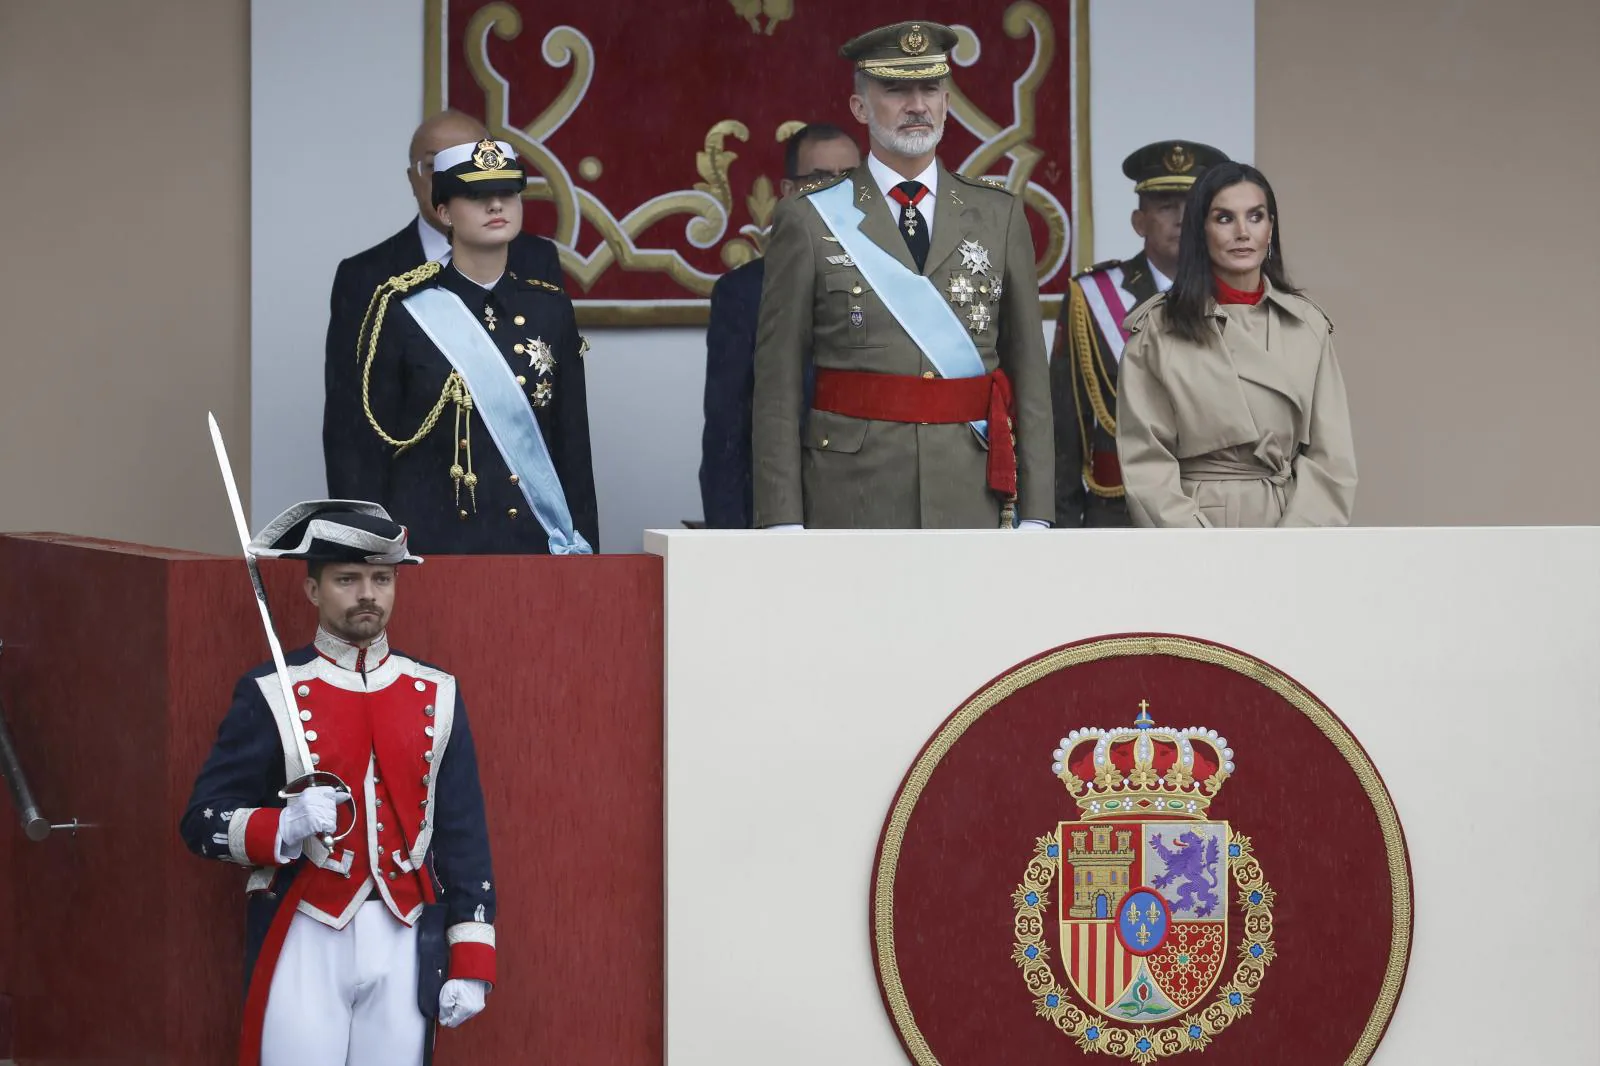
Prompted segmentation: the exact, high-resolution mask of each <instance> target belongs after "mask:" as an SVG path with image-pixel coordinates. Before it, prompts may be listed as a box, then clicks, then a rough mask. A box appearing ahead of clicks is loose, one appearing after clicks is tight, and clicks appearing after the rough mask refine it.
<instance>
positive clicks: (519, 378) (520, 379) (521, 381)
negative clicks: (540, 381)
mask: <svg viewBox="0 0 1600 1066" xmlns="http://www.w3.org/2000/svg"><path fill="white" fill-rule="evenodd" d="M527 383H528V379H527V378H525V377H523V376H522V375H521V374H518V375H517V384H518V385H526V384H527Z"/></svg>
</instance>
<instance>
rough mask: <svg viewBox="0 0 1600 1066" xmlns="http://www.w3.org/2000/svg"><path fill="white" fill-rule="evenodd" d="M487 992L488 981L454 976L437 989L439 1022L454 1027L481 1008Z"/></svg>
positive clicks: (448, 1027)
mask: <svg viewBox="0 0 1600 1066" xmlns="http://www.w3.org/2000/svg"><path fill="white" fill-rule="evenodd" d="M488 994H489V983H488V982H487V981H477V980H473V979H472V978H463V977H455V978H451V979H450V980H448V981H446V982H445V983H444V987H443V988H441V989H439V1024H440V1025H442V1026H444V1027H445V1028H447V1029H454V1028H455V1027H456V1026H458V1025H460V1024H461V1023H462V1022H464V1021H466V1020H467V1019H469V1018H472V1017H474V1016H476V1015H477V1013H478V1012H479V1011H481V1010H483V1000H484V997H485V996H487V995H488Z"/></svg>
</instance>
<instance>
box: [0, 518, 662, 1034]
mask: <svg viewBox="0 0 1600 1066" xmlns="http://www.w3.org/2000/svg"><path fill="white" fill-rule="evenodd" d="M52 540H57V541H60V540H63V538H34V537H0V637H3V639H4V640H5V641H6V650H5V654H4V656H3V659H0V684H3V690H4V691H5V693H6V696H7V698H8V700H10V701H11V703H10V707H11V713H12V718H13V723H12V725H13V729H14V730H15V732H16V734H17V740H18V744H19V747H20V749H21V752H22V757H23V759H24V762H25V765H26V768H27V770H28V772H29V774H30V776H31V777H32V779H33V783H34V786H35V790H36V792H37V793H38V795H39V797H40V801H41V803H42V804H44V805H45V808H46V810H45V813H46V814H47V815H49V816H50V817H52V818H58V819H59V818H64V817H69V816H72V815H76V816H78V817H80V818H83V819H85V820H86V821H91V822H95V823H98V827H97V828H95V829H91V830H86V831H84V832H83V833H82V834H80V835H79V836H78V838H77V839H75V840H74V839H71V838H66V837H52V838H51V839H50V840H48V841H46V842H45V843H43V844H37V845H35V844H28V845H19V846H18V847H17V849H16V851H15V858H16V861H15V863H14V864H8V866H7V867H6V874H5V875H4V876H0V903H3V902H4V901H5V896H4V894H3V893H11V894H12V905H11V906H10V907H8V908H6V910H5V911H4V912H3V914H4V916H6V917H7V918H9V919H14V920H15V922H16V930H17V935H16V936H15V938H9V937H8V938H7V941H6V948H5V952H6V958H5V960H4V962H3V963H0V979H5V978H6V977H7V975H8V974H9V975H10V977H11V979H12V980H13V981H14V983H13V984H12V985H11V987H10V988H9V989H8V988H7V987H5V986H0V992H4V991H8V990H9V991H13V992H14V993H15V994H16V998H17V1003H16V1027H17V1058H18V1061H19V1063H24V1064H30V1066H32V1064H41V1063H47V1062H50V1063H55V1062H65V1061H82V1060H93V1061H97V1062H107V1063H119V1064H134V1063H139V1064H147V1063H148V1064H156V1063H160V1064H163V1066H168V1064H172V1066H177V1064H182V1066H214V1064H216V1063H222V1062H227V1061H230V1056H231V1054H232V1052H233V1048H234V1040H235V1034H236V1031H237V1025H238V1016H239V1005H240V993H241V981H242V970H241V949H242V942H243V930H242V924H243V910H242V905H243V893H242V887H243V876H244V875H243V871H240V870H236V869H231V868H228V867H226V866H223V865H222V864H216V863H205V862H202V861H201V860H199V859H197V858H195V857H193V856H192V855H190V854H189V853H188V852H187V851H186V850H185V849H184V847H183V845H182V843H181V842H180V841H179V839H178V836H177V822H178V817H179V815H180V813H181V811H182V807H183V804H184V802H185V801H186V799H187V798H188V793H189V789H190V786H191V784H192V782H193V778H194V774H195V772H196V771H197V770H198V769H199V766H200V763H201V761H202V760H203V759H204V757H205V754H206V752H207V750H209V748H210V745H211V742H212V739H213V737H214V734H215V730H216V725H217V723H218V721H219V720H220V717H221V715H222V712H223V710H224V709H225V708H226V706H227V702H228V698H229V695H230V693H231V691H232V688H233V684H234V682H235V681H236V680H237V678H238V676H239V674H240V673H242V672H243V671H244V670H246V669H248V668H249V667H251V666H253V665H255V664H256V663H258V662H261V661H262V660H264V659H265V658H266V647H265V643H264V641H263V639H262V636H261V634H260V631H259V623H258V621H257V618H256V613H255V607H254V605H253V603H252V602H251V598H250V594H249V584H248V579H247V578H246V576H245V573H244V567H243V565H242V563H241V562H239V561H238V560H236V559H232V560H230V559H220V558H214V557H204V556H191V555H186V554H184V553H174V552H160V551H155V550H151V549H140V548H118V547H116V546H111V545H106V544H104V543H95V542H85V541H74V540H71V539H65V542H64V543H60V542H52ZM303 573H304V571H303V568H302V567H301V566H299V565H297V564H292V563H278V564H271V565H269V566H267V567H266V569H265V577H266V581H267V585H268V588H269V591H270V593H271V596H272V602H273V606H274V610H275V613H276V616H277V620H278V627H279V632H280V633H281V634H283V635H284V641H285V644H286V645H287V646H289V647H294V646H298V645H300V644H303V643H304V642H305V641H306V640H307V639H309V637H310V634H311V629H312V626H313V624H314V616H313V615H312V613H311V611H310V608H309V606H308V605H306V604H305V601H304V597H303V596H302V595H301V594H300V592H299V585H300V582H301V579H302V577H303ZM661 583H662V575H661V568H660V563H659V560H657V559H655V558H653V557H649V556H605V557H586V558H581V559H550V558H486V557H477V558H442V557H440V558H433V559H430V560H429V561H428V562H427V564H426V565H424V566H421V567H417V568H415V569H408V570H407V571H406V572H405V575H404V578H403V581H402V584H401V588H400V601H399V604H398V607H397V612H396V620H395V623H394V626H393V630H392V633H393V638H394V643H395V646H396V647H397V648H398V649H400V650H402V651H405V652H408V653H410V654H412V655H416V656H418V657H421V658H425V659H428V660H429V661H432V662H435V663H438V664H440V665H442V666H444V667H445V668H446V669H449V670H451V671H452V672H453V673H455V674H456V675H457V677H459V678H460V680H461V685H462V692H463V695H464V698H465V700H466V703H467V708H468V712H469V714H470V715H471V717H472V725H473V731H474V735H475V739H476V740H477V743H478V750H479V759H480V769H481V772H482V776H483V781H484V791H485V798H486V800H487V803H488V810H489V818H490V830H491V835H492V838H493V842H494V849H495V866H496V872H497V877H496V880H497V881H498V882H499V884H500V885H501V892H500V914H499V920H498V932H499V940H500V967H501V969H500V975H501V981H500V984H499V986H498V987H497V989H496V990H495V992H494V993H493V994H492V996H491V998H490V1001H489V1009H488V1011H487V1012H486V1013H485V1014H484V1015H483V1016H482V1017H481V1018H479V1019H477V1020H475V1021H473V1022H472V1023H470V1024H469V1025H467V1026H466V1027H464V1028H463V1029H461V1030H459V1031H457V1032H450V1033H446V1034H444V1035H443V1036H442V1037H441V1040H440V1043H439V1054H438V1057H437V1059H436V1061H437V1062H439V1063H440V1064H441V1066H450V1064H469V1063H470V1064H480V1063H511V1062H523V1061H544V1062H560V1063H563V1064H568V1063H570V1064H580V1066H582V1064H595V1066H599V1064H602V1063H604V1064H612V1063H617V1064H628V1066H631V1064H645V1063H659V1062H660V1061H661V1049H662V1032H661V1026H662V1014H661V1005H662V989H661V973H662V970H661V953H662V924H661V923H662V909H661V898H662V895H661V894H662V882H661V859H662V855H661V848H662V832H661V798H660V797H661V762H660V760H661V736H662V730H661V714H662V704H661V669H662V666H661V663H662V658H661V654H662V630H661V607H660V605H661V593H662V587H661Z"/></svg>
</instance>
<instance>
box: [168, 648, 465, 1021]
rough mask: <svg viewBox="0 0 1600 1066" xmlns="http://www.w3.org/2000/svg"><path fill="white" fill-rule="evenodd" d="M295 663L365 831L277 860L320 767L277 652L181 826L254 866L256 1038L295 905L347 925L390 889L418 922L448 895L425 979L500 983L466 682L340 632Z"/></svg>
mask: <svg viewBox="0 0 1600 1066" xmlns="http://www.w3.org/2000/svg"><path fill="white" fill-rule="evenodd" d="M285 661H286V663H287V664H288V673H289V683H290V686H291V689H292V691H293V693H294V695H295V700H296V704H297V707H296V713H297V714H298V716H299V718H300V719H301V723H302V726H303V727H304V731H305V739H306V746H307V748H308V749H309V750H310V753H311V759H312V762H313V763H314V768H315V769H317V770H326V771H331V772H333V773H336V774H338V775H339V776H340V777H341V778H342V779H343V780H344V781H345V782H346V783H348V784H349V785H350V787H351V790H352V793H353V795H354V797H355V800H354V803H353V804H341V805H340V808H339V810H340V819H341V823H340V824H341V825H344V824H346V823H345V822H344V819H346V818H348V817H350V815H351V812H352V810H353V813H354V817H355V825H354V828H353V829H352V830H351V832H350V833H349V835H347V836H346V837H344V838H343V839H342V840H339V841H336V842H335V844H334V849H333V853H332V854H331V855H330V853H329V852H328V851H327V850H326V849H324V848H323V847H322V845H321V844H320V842H318V841H317V840H316V839H315V838H313V839H309V840H307V841H306V842H305V845H304V855H303V856H301V857H297V858H295V859H294V860H293V861H291V862H289V863H287V864H280V863H279V862H278V858H279V856H278V854H277V833H278V821H279V817H280V815H281V812H282V809H283V807H284V801H283V800H282V799H279V798H278V791H279V790H280V789H282V788H283V786H284V783H285V782H286V781H289V780H293V779H294V778H297V777H299V776H301V775H302V774H304V773H306V772H307V771H308V770H309V769H311V768H308V767H305V766H303V765H302V764H301V762H300V757H299V755H298V753H297V750H296V747H295V744H294V741H293V739H292V736H291V734H290V733H289V730H288V725H287V720H286V719H285V718H284V717H283V714H282V711H281V703H282V696H281V694H280V689H279V687H278V680H277V676H276V674H275V672H274V670H273V666H272V664H271V663H267V664H265V665H263V666H260V667H258V668H256V669H254V670H252V671H250V672H249V673H248V674H246V675H245V676H244V677H243V678H242V679H240V681H239V684H238V685H237V687H236V688H235V689H234V694H233V702H232V704H231V706H230V707H229V708H228V713H227V716H226V717H225V718H224V719H223V721H222V725H221V727H220V729H219V730H218V732H217V739H216V742H215V744H214V745H213V747H212V749H211V753H210V755H209V756H208V757H207V759H206V762H205V765H204V767H203V768H202V769H201V771H200V774H199V776H198V778H197V779H196V781H195V785H194V791H193V793H192V794H191V796H190V798H189V804H188V807H187V809H186V810H185V811H184V814H183V819H182V822H181V825H180V831H181V833H182V836H183V840H184V843H185V844H187V845H188V847H189V849H190V850H191V851H193V852H195V853H196V854H198V855H200V856H202V857H204V858H209V859H218V860H221V861H224V862H231V863H237V864H239V865H241V866H245V867H247V868H249V869H251V871H252V873H251V876H250V878H249V881H248V883H247V888H248V891H249V892H250V894H251V895H250V904H249V911H248V915H247V919H248V920H247V943H246V959H247V962H246V973H247V978H246V982H247V983H246V991H247V996H246V1011H245V1039H244V1042H243V1045H242V1046H243V1047H245V1048H246V1049H248V1048H252V1047H253V1048H256V1049H259V1046H260V1033H259V1026H260V1022H261V1017H262V1014H263V1012H264V1010H265V1006H266V993H267V990H268V989H269V988H270V987H271V979H272V971H273V967H274V966H275V964H276V960H277V951H278V948H279V947H280V946H281V944H282V937H283V934H284V932H286V931H287V927H288V923H289V920H290V919H291V918H292V917H293V916H294V914H295V913H299V914H304V915H306V916H308V917H310V918H311V919H313V920H315V921H318V922H321V923H322V924H324V925H327V926H330V927H332V928H335V929H343V928H345V927H346V926H347V925H348V924H349V923H350V921H351V920H352V919H353V918H354V917H355V914H356V911H357V910H358V909H359V908H360V907H361V905H362V904H363V903H366V902H367V901H368V900H369V899H377V900H380V901H381V902H382V903H383V905H384V906H385V907H386V908H387V909H388V910H389V912H390V914H392V915H393V916H394V918H395V920H396V921H399V922H404V923H405V924H407V925H411V924H414V923H416V922H417V921H418V920H419V919H420V918H421V917H422V915H423V912H424V904H427V903H434V902H436V901H437V902H438V903H439V904H441V905H442V910H443V919H444V921H443V924H444V928H445V930H446V936H445V939H446V941H447V943H448V945H449V948H448V957H447V959H437V960H434V961H435V963H436V965H435V968H434V972H433V973H432V974H431V975H430V973H429V971H428V970H427V969H426V968H425V969H424V971H423V979H424V980H427V979H429V978H430V976H431V977H432V979H434V980H435V981H437V982H442V980H443V979H445V978H446V977H448V978H457V977H459V978H472V979H477V980H483V981H488V982H490V983H493V982H494V980H495V937H494V924H493V923H494V918H495V891H494V876H493V871H492V863H491V860H490V852H489V834H488V826H487V824H486V823H485V819H484V809H483V794H482V790H481V787H480V784H479V779H478V764H477V754H476V751H475V749H474V746H473V741H472V731H471V729H470V727H469V725H468V722H467V713H466V707H465V705H464V704H463V702H462V699H461V694H460V691H459V689H458V687H457V685H456V680H455V678H454V677H452V676H451V675H449V674H447V673H445V672H444V671H442V670H439V669H437V668H436V667H432V666H429V665H427V664H425V663H422V662H419V661H417V660H414V659H410V658H408V657H406V656H404V655H402V654H399V653H392V652H391V651H390V650H389V647H388V643H387V641H386V640H385V639H384V638H379V639H378V640H377V641H375V642H374V643H373V644H372V645H371V646H370V647H368V648H366V649H358V648H355V647H353V646H351V645H349V644H346V643H345V642H343V641H341V640H338V639H337V638H335V637H333V636H331V635H329V634H327V633H326V632H319V633H318V634H317V640H316V642H315V644H313V645H312V646H311V647H307V648H302V649H299V650H298V651H294V652H291V653H289V654H288V655H286V656H285ZM286 904H287V906H286ZM439 969H443V970H445V972H444V973H439V972H438V970H439Z"/></svg>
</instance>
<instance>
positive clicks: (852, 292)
mask: <svg viewBox="0 0 1600 1066" xmlns="http://www.w3.org/2000/svg"><path fill="white" fill-rule="evenodd" d="M850 295H851V296H860V295H861V286H860V285H857V286H856V287H855V288H853V289H851V290H850Z"/></svg>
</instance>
